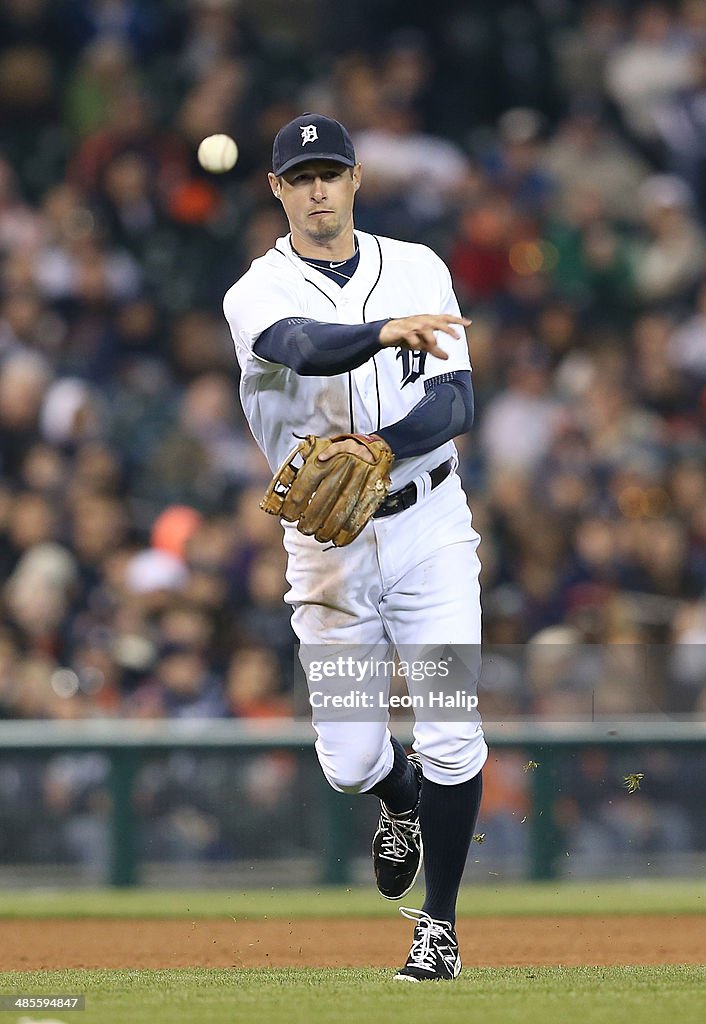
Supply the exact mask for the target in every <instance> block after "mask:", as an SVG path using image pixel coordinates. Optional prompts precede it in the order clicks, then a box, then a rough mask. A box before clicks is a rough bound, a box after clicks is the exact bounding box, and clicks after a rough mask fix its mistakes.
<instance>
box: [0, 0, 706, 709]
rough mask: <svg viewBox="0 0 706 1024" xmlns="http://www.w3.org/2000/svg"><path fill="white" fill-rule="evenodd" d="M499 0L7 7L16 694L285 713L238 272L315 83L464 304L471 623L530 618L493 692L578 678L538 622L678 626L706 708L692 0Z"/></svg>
mask: <svg viewBox="0 0 706 1024" xmlns="http://www.w3.org/2000/svg"><path fill="white" fill-rule="evenodd" d="M485 6H486V5H480V4H459V3H453V2H451V0H437V2H436V3H434V4H428V3H421V2H419V3H417V2H411V0H407V2H405V3H401V2H398V0H375V2H373V0H359V2H357V3H355V4H350V3H348V4H343V3H339V2H336V0H329V2H328V3H325V2H323V0H301V2H300V3H298V4H296V5H292V4H290V3H288V2H286V0H187V2H185V3H180V2H177V0H171V2H169V0H162V2H159V0H53V2H50V0H6V2H5V3H4V4H3V5H2V9H1V10H0V604H1V607H2V617H1V623H2V624H1V625H0V717H5V718H82V717H86V716H102V715H105V716H115V715H121V716H122V715H125V716H135V717H195V716H198V717H203V716H216V717H253V716H286V715H288V714H290V713H292V710H293V708H294V707H295V705H296V703H297V700H298V698H297V696H296V695H294V693H293V689H292V676H293V661H294V653H293V650H294V648H293V645H294V638H293V635H292V633H291V630H290V626H289V611H288V609H287V607H286V605H285V604H284V602H283V595H284V593H285V590H286V586H287V585H286V580H285V576H284V571H285V559H284V554H283V550H282V544H281V530H280V527H279V524H278V523H277V522H276V521H275V520H274V519H273V518H271V517H268V516H266V515H264V514H263V513H262V512H260V511H259V509H258V500H259V497H260V494H261V492H262V489H263V486H264V484H265V482H266V480H267V479H268V477H269V471H268V468H267V466H266V464H265V461H264V459H263V457H262V455H261V454H260V453H259V451H258V450H257V448H256V446H255V444H254V442H253V441H252V439H251V437H250V434H249V432H248V430H247V427H246V425H245V423H244V420H243V417H242V413H241V411H240V407H239V401H238V397H237V391H238V370H237V364H236V360H235V358H234V353H233V347H232V341H231V339H230V336H229V333H228V329H227V326H226V324H225V321H224V319H223V317H222V313H221V308H220V304H221V299H222V296H223V293H224V292H225V290H226V289H227V288H228V286H229V285H230V284H231V283H232V281H233V280H235V279H236V278H237V277H238V276H239V275H240V274H241V273H242V272H243V271H244V270H245V269H246V268H247V266H248V265H249V263H250V261H251V260H252V259H253V258H254V257H256V256H258V255H260V254H261V253H262V252H264V251H265V250H266V249H267V248H268V247H269V246H270V245H271V244H272V243H273V241H274V239H275V238H276V237H278V236H279V235H281V234H283V233H284V231H285V230H286V225H285V223H284V221H283V219H282V214H281V211H280V209H279V207H278V206H277V205H276V204H274V203H273V202H272V199H271V195H270V192H269V189H268V186H267V181H266V173H267V170H268V169H269V161H270V150H271V140H272V137H273V135H274V133H275V131H276V130H277V128H278V127H279V126H280V125H281V124H282V123H284V122H285V121H287V120H288V119H289V118H290V117H292V116H294V115H296V114H297V113H299V112H301V111H302V110H307V109H315V110H319V111H322V112H324V113H328V114H331V115H332V116H335V117H337V118H339V119H340V120H342V121H344V122H346V123H347V124H348V125H349V127H350V128H351V131H352V133H353V135H354V141H355V144H356V149H357V153H358V156H359V158H360V160H361V161H362V163H363V171H364V182H363V188H362V189H361V192H360V194H359V197H358V201H357V213H356V223H357V225H358V227H359V228H360V229H363V230H370V231H375V232H377V233H380V234H391V235H394V236H397V237H401V238H405V239H409V240H412V241H421V242H425V243H427V244H430V245H431V246H433V247H434V248H435V249H436V250H437V251H438V252H439V253H440V254H441V255H442V256H443V257H444V258H445V259H446V260H447V261H448V263H449V265H450V267H451V270H452V273H453V277H454V281H455V285H456V290H457V294H458V296H459V300H460V303H461V307H462V309H463V311H464V313H466V314H468V315H469V316H470V317H471V318H472V319H473V325H472V327H471V329H470V331H469V339H470V346H471V357H472V362H473V366H474V386H475V394H476V426H475V427H474V429H473V431H472V432H471V433H470V434H469V435H467V436H465V437H463V438H462V439H460V441H459V449H460V453H461V471H462V475H463V478H464V481H465V484H466V487H467V490H468V493H469V496H470V502H471V507H472V509H473V513H474V521H475V523H476V525H477V527H478V529H479V531H480V533H481V535H482V537H483V543H482V548H481V558H482V562H483V577H482V583H483V593H484V628H485V635H486V638H487V641H488V643H489V644H498V645H509V646H510V647H514V646H515V645H518V646H519V645H525V644H529V645H530V646H529V650H531V651H535V652H537V651H541V650H543V651H544V654H543V658H544V662H542V664H543V665H544V668H543V669H542V671H541V673H540V674H539V676H538V679H539V682H538V683H537V687H536V692H535V690H533V689H532V688H531V687H530V689H529V690H527V689H526V688H524V689H523V687H522V686H521V685H516V684H515V683H514V682H513V679H514V677H513V676H512V673H511V672H508V673H504V674H503V673H500V674H499V675H498V676H496V677H495V678H496V690H495V692H494V693H493V694H492V696H493V699H494V700H495V701H496V705H495V706H496V707H497V708H499V709H500V710H499V711H498V713H501V712H502V713H506V714H512V713H516V712H521V713H525V712H530V713H531V712H532V711H537V710H541V711H542V712H543V713H544V712H546V713H548V714H551V713H552V712H557V713H560V712H561V709H562V708H564V707H565V706H566V700H567V696H566V691H567V688H571V686H575V685H576V684H575V679H574V677H573V676H572V677H571V678H568V677H567V675H566V674H565V675H564V676H562V675H561V673H557V672H556V671H555V670H554V667H555V662H556V655H554V656H553V660H552V666H554V667H552V666H550V668H547V667H546V663H547V659H548V658H549V655H548V654H547V651H548V650H549V649H550V648H551V646H552V644H555V643H560V644H565V643H570V644H572V645H574V646H575V647H576V648H577V649H580V648H581V647H582V645H588V644H591V645H597V644H612V643H620V644H626V645H629V646H631V647H633V648H635V649H638V648H639V649H642V650H646V649H648V646H647V645H654V647H659V648H662V647H664V646H668V647H669V649H670V650H671V651H673V652H676V653H675V654H673V655H670V656H669V657H668V658H667V666H668V669H669V671H668V672H667V673H666V675H664V676H663V678H662V684H661V685H665V683H664V681H665V679H667V680H668V679H670V678H671V684H672V685H673V686H674V687H675V688H676V690H675V692H676V693H677V697H676V698H674V699H673V703H672V704H671V705H670V707H671V709H672V710H679V711H685V712H691V711H695V712H699V711H700V712H703V711H704V710H706V670H705V666H704V651H706V458H705V455H706V431H705V427H706V185H705V182H706V175H705V174H704V169H705V165H706V2H704V0H682V2H675V3H661V2H657V3H652V2H640V3H627V2H624V3H620V2H600V0H598V2H585V3H579V2H576V3H567V2H561V0H554V2H549V0H544V2H540V0H536V2H535V3H529V2H527V3H521V2H517V0H515V2H512V3H509V2H498V3H496V4H494V5H492V11H487V10H485ZM214 132H227V133H229V134H231V135H233V136H234V138H236V139H237V141H238V143H239V147H240V153H241V157H240V160H239V162H238V164H237V166H236V168H235V169H234V170H233V171H232V172H230V173H228V174H227V175H224V176H222V177H216V176H209V175H207V174H206V173H205V172H203V171H202V170H201V169H200V168H199V166H198V164H197V162H196V159H195V151H196V147H197V144H198V142H199V141H200V139H201V138H203V137H204V136H206V135H209V134H212V133H214ZM685 648H688V650H689V651H690V652H696V653H695V654H693V655H692V654H688V655H685V654H684V653H683V649H685ZM653 649H654V648H653ZM699 652H700V656H699ZM559 657H560V656H559ZM550 660H551V659H550ZM643 671H644V666H643V665H642V664H641V663H639V664H638V663H637V662H635V664H634V665H633V668H632V670H631V672H632V674H631V675H630V672H629V673H628V674H629V677H630V680H631V685H632V684H633V683H635V684H637V683H639V680H640V679H642V678H643ZM618 675H620V676H621V678H622V677H624V671H622V670H621V673H618ZM547 678H551V679H556V680H558V681H557V684H556V687H554V689H552V687H551V686H550V685H549V684H548V683H547V682H546V679H547ZM498 679H499V680H500V682H498ZM508 680H509V682H508ZM543 680H544V682H543ZM491 690H492V686H491ZM528 693H529V697H528ZM661 696H663V695H661ZM670 699H671V698H670ZM638 710H649V708H647V709H646V708H644V707H640V708H639V709H638Z"/></svg>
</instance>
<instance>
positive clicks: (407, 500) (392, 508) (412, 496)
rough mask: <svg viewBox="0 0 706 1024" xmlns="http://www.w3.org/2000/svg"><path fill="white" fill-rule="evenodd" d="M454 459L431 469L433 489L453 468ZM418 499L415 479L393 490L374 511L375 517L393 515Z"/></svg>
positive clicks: (430, 477)
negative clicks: (397, 489)
mask: <svg viewBox="0 0 706 1024" xmlns="http://www.w3.org/2000/svg"><path fill="white" fill-rule="evenodd" d="M453 468H454V467H453V461H452V460H451V459H447V461H446V462H442V463H441V465H440V466H437V467H436V469H431V470H429V479H430V480H431V489H432V491H433V490H434V488H435V487H438V486H439V484H440V483H441V482H442V480H445V479H446V477H447V476H448V475H449V474H450V473H451V472H452V470H453ZM416 500H417V485H416V484H415V482H414V480H413V481H412V482H411V483H409V484H407V485H406V486H405V487H402V488H401V489H400V490H399V491H393V493H392V494H388V496H387V497H386V498H385V500H384V501H383V503H382V505H381V506H380V508H379V509H378V510H377V512H373V519H382V518H383V516H393V515H394V514H395V512H401V511H402V509H404V508H411V507H412V505H414V504H415V502H416Z"/></svg>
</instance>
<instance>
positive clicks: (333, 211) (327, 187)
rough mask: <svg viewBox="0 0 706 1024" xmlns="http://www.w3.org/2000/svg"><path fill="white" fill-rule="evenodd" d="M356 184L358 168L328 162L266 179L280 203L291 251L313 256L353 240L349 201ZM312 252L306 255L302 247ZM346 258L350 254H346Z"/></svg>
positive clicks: (358, 179)
mask: <svg viewBox="0 0 706 1024" xmlns="http://www.w3.org/2000/svg"><path fill="white" fill-rule="evenodd" d="M359 183H360V165H357V166H356V167H353V168H351V167H346V166H345V165H344V164H339V163H336V162H335V161H332V160H311V161H307V162H306V163H303V164H298V165H297V166H296V167H293V168H292V169H291V170H290V171H286V172H285V173H284V174H283V175H282V176H281V177H280V178H275V176H274V175H273V174H271V175H270V185H271V186H272V191H273V192H274V194H275V195H276V196H277V197H278V198H279V199H280V200H281V202H282V206H283V207H284V212H285V213H286V215H287V220H288V221H289V226H290V228H291V230H292V241H293V243H294V247H295V249H297V251H298V252H301V253H302V255H303V256H314V255H315V253H316V251H318V250H320V249H327V250H328V249H330V248H331V247H335V246H336V243H337V242H339V240H340V242H342V243H343V244H347V243H348V242H349V240H350V244H351V245H352V240H353V199H354V197H355V193H356V190H357V188H358V185H359ZM307 246H308V247H309V248H310V249H312V250H313V251H311V252H306V251H305V249H306V247H307ZM347 255H350V254H347Z"/></svg>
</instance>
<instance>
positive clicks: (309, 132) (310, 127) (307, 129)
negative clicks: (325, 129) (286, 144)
mask: <svg viewBox="0 0 706 1024" xmlns="http://www.w3.org/2000/svg"><path fill="white" fill-rule="evenodd" d="M301 133H302V146H306V144H307V142H316V140H317V139H318V137H319V133H318V132H317V130H316V125H315V124H303V125H302V126H301Z"/></svg>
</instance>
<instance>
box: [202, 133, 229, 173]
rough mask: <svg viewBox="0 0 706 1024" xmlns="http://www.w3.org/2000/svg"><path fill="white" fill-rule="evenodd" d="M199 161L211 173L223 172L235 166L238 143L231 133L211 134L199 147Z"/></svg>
mask: <svg viewBox="0 0 706 1024" xmlns="http://www.w3.org/2000/svg"><path fill="white" fill-rule="evenodd" d="M198 158H199V163H200V164H201V166H202V167H203V169H204V170H205V171H210V172H211V174H223V173H224V172H225V171H229V170H230V169H231V167H235V163H236V161H237V159H238V145H237V143H236V141H235V139H231V137H230V135H209V136H207V138H205V139H204V140H203V141H202V142H201V144H200V145H199V149H198Z"/></svg>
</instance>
